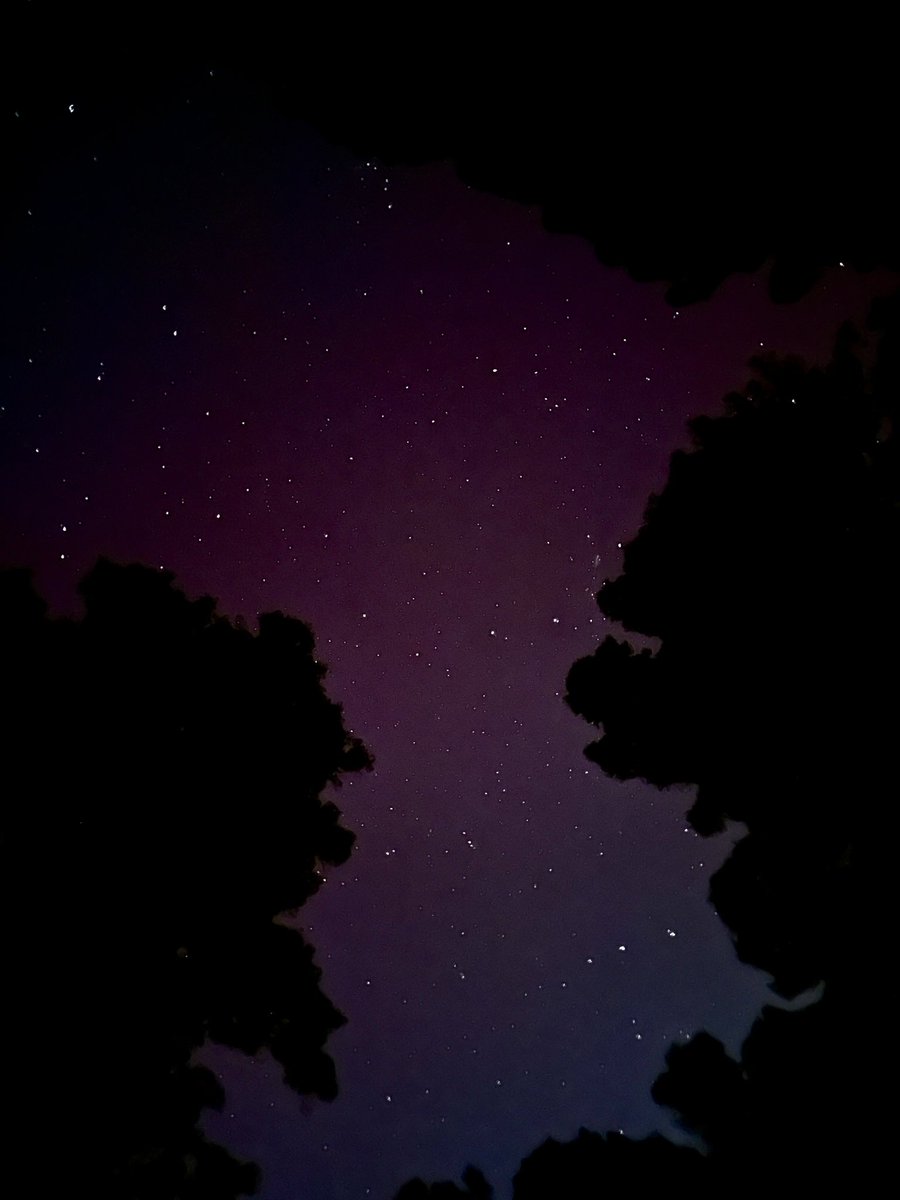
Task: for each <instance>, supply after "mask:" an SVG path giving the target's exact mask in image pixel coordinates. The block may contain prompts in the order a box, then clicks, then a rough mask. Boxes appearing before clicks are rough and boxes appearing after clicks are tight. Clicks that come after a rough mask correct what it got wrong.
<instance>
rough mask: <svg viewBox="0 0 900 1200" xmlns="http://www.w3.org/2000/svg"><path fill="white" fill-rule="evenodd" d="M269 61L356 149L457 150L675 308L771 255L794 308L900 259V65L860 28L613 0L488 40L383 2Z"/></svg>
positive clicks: (484, 177)
mask: <svg viewBox="0 0 900 1200" xmlns="http://www.w3.org/2000/svg"><path fill="white" fill-rule="evenodd" d="M320 51H321V53H320ZM257 72H258V74H259V77H260V78H264V79H265V80H266V81H267V82H269V83H270V85H271V86H273V88H274V90H275V92H276V94H277V95H278V96H279V97H280V98H281V101H282V103H283V104H284V105H285V106H286V108H287V109H288V110H289V111H292V112H295V113H296V114H297V115H299V116H301V117H303V118H304V119H306V120H310V121H312V122H313V123H315V124H316V125H317V126H318V127H319V128H321V129H322V130H323V131H324V132H325V133H326V135H327V136H329V137H332V138H334V139H335V140H338V141H341V142H344V143H345V144H347V145H349V146H351V147H352V148H353V149H354V150H355V151H356V152H357V153H361V154H365V155H373V156H377V157H379V158H381V159H382V160H385V161H387V162H389V163H395V162H405V163H421V162H424V161H427V160H450V161H452V162H453V164H454V165H455V167H456V168H457V170H458V172H459V175H460V177H461V178H462V179H463V181H464V182H466V183H467V184H470V185H472V186H474V187H478V188H481V189H483V190H486V191H490V192H494V193H496V194H499V195H501V196H505V197H508V198H510V199H514V200H518V201H521V202H523V203H525V204H530V205H535V206H538V207H539V208H540V209H541V212H542V216H543V219H544V223H545V225H546V226H547V228H548V229H550V230H553V231H558V232H563V233H573V234H578V235H580V236H582V237H585V238H586V239H587V240H588V241H590V242H591V244H592V245H593V246H594V248H595V250H596V253H597V256H598V258H599V259H600V260H601V261H602V262H603V263H605V264H607V265H608V266H613V267H624V268H625V269H626V270H627V271H628V272H629V273H630V274H631V275H632V277H633V278H635V279H637V280H661V281H664V282H666V283H667V284H668V289H669V290H668V298H669V300H670V301H671V303H673V304H686V303H689V302H691V301H696V300H701V299H705V298H706V297H708V296H709V295H710V294H711V293H712V292H713V291H714V290H715V289H716V287H718V286H719V284H720V283H721V282H722V281H723V280H724V279H725V278H726V277H727V276H729V275H731V274H733V273H735V272H744V271H756V270H758V269H759V268H760V267H762V266H763V265H764V264H766V263H769V264H770V267H771V270H770V276H769V284H770V292H771V295H772V297H773V298H774V299H777V300H782V301H785V300H793V299H796V298H797V297H799V296H801V295H803V294H804V293H805V292H806V291H807V290H808V289H809V288H810V287H811V286H812V284H813V283H814V282H815V281H816V279H817V278H818V277H819V275H820V274H821V272H822V270H823V268H825V267H835V266H837V264H838V262H844V263H846V264H847V265H850V266H853V267H856V268H858V269H867V268H870V267H873V266H878V265H885V266H892V267H893V268H900V236H898V231H897V223H896V220H895V212H896V210H897V208H898V207H900V193H898V184H897V179H896V174H895V172H894V171H893V155H892V153H890V152H889V148H890V147H892V144H893V136H894V135H893V113H894V107H895V105H894V99H893V93H892V88H893V78H894V71H893V67H892V64H891V63H890V60H889V59H888V58H886V56H885V47H884V46H883V45H882V44H881V42H880V39H879V36H878V34H877V31H876V30H875V29H874V28H873V27H871V26H870V25H867V23H866V22H865V21H859V22H851V21H848V20H845V19H843V17H840V18H838V17H835V18H833V19H832V20H829V19H828V18H827V17H823V19H822V20H819V21H817V22H816V23H815V29H814V30H813V29H811V28H810V24H809V22H807V21H803V22H797V26H796V27H794V26H793V25H792V23H791V20H790V17H789V16H786V15H784V14H782V16H780V18H779V20H778V22H777V26H774V25H773V24H771V23H770V22H768V21H766V20H764V19H763V20H759V21H757V20H755V19H749V18H748V19H746V20H743V21H741V20H740V19H738V24H737V25H736V26H734V27H732V26H731V23H729V27H728V28H725V27H722V28H718V27H717V26H716V22H715V18H714V17H710V15H709V14H708V13H704V16H703V18H702V23H701V22H700V21H699V18H698V15H697V14H694V15H693V16H692V14H690V12H689V11H685V10H683V9H672V10H665V11H664V10H657V11H655V12H654V14H653V18H652V20H649V21H648V20H647V19H646V14H645V13H644V11H643V10H634V12H631V13H629V12H627V11H626V10H624V9H621V8H619V9H615V10H613V9H611V8H609V7H608V6H606V7H604V8H603V9H598V10H594V9H583V10H579V12H578V15H577V16H575V15H574V14H573V13H571V12H569V11H566V10H562V11H561V12H559V13H542V14H541V17H540V19H539V20H537V21H535V22H533V23H532V22H530V21H527V20H526V21H516V22H513V23H510V22H507V21H502V22H500V23H499V24H498V26H497V28H496V29H495V30H491V29H489V28H487V27H486V25H485V23H483V22H481V23H478V22H472V21H467V20H466V19H465V18H459V19H448V20H447V21H445V22H444V23H443V24H441V25H440V26H439V27H436V26H434V25H433V24H432V18H431V16H430V15H429V17H428V23H427V26H420V27H418V28H417V27H416V24H415V21H414V19H413V20H411V19H410V17H409V14H407V13H405V12H404V14H403V16H402V18H400V20H398V21H397V23H396V24H393V23H392V21H391V20H390V19H389V18H386V17H385V14H384V13H383V12H381V11H380V10H379V11H378V13H377V15H375V16H374V19H372V20H371V22H370V21H368V20H367V18H366V17H365V16H363V17H361V18H358V19H355V20H354V21H353V22H350V23H349V24H348V23H347V22H346V21H343V22H342V23H341V25H340V28H335V27H334V26H332V25H331V22H330V20H329V19H328V18H327V17H326V18H324V19H323V20H322V21H321V23H315V24H311V25H310V26H309V27H308V39H307V41H306V42H305V44H304V46H303V48H302V49H301V51H300V54H299V56H297V57H295V56H294V54H293V52H292V53H290V54H289V55H288V56H287V59H286V61H281V62H279V61H278V60H277V59H275V58H273V57H272V55H271V54H270V53H269V54H266V53H263V54H262V55H261V61H260V63H259V64H258V67H257Z"/></svg>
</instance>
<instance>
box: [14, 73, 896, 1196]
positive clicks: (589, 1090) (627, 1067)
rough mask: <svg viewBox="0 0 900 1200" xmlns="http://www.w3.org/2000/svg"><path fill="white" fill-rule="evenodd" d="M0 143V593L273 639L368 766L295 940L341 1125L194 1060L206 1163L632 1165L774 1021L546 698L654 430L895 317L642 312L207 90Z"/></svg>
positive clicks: (473, 206)
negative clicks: (150, 571) (26, 576)
mask: <svg viewBox="0 0 900 1200" xmlns="http://www.w3.org/2000/svg"><path fill="white" fill-rule="evenodd" d="M3 121H4V128H5V129H6V131H7V136H8V137H9V138H11V139H14V140H15V143H16V145H17V147H18V148H19V153H20V159H19V161H21V162H22V164H23V167H22V172H21V176H20V178H18V179H17V180H16V181H15V185H14V187H13V189H12V193H11V198H10V197H8V198H7V203H8V207H9V210H10V218H11V219H10V224H9V227H8V229H7V231H6V235H5V239H6V240H5V247H4V250H5V255H4V257H5V262H6V267H5V269H4V274H5V278H4V289H3V291H4V298H3V304H4V314H3V328H4V334H5V346H4V359H3V379H4V386H3V398H2V420H3V426H2V429H3V432H2V436H0V455H2V459H0V464H2V465H0V489H2V491H0V521H2V526H0V528H2V536H0V560H2V561H3V562H4V563H8V564H9V563H12V564H20V565H27V566H32V567H34V568H35V569H36V578H37V584H38V587H39V590H41V591H42V593H43V594H44V595H45V596H46V597H47V598H48V600H49V601H50V603H51V605H52V607H53V610H54V611H55V612H58V613H71V612H75V611H77V599H76V595H75V584H76V582H77V580H78V579H79V578H80V577H81V575H83V574H84V572H85V571H86V570H87V569H88V568H89V567H90V566H91V565H92V564H93V562H94V561H95V560H96V558H97V556H98V554H101V553H102V554H105V555H107V556H110V557H112V558H114V559H116V560H119V561H126V562H127V561H140V562H144V563H148V564H153V565H158V566H165V567H166V568H169V569H171V570H173V571H174V572H175V573H176V577H177V582H178V584H179V585H180V586H182V587H183V588H184V589H185V590H186V591H187V592H188V594H190V595H192V596H196V595H199V594H202V593H210V594H212V595H214V596H216V597H218V599H219V602H220V609H221V610H222V611H223V612H225V613H227V614H229V615H231V616H234V615H237V614H243V615H244V616H246V618H247V619H248V621H250V622H252V621H253V620H254V619H255V616H256V614H257V613H259V612H261V611H268V610H272V609H282V610H283V611H285V612H288V613H291V614H294V615H296V616H299V617H302V618H303V619H304V620H307V621H309V622H310V624H311V625H312V627H313V629H314V630H315V633H316V637H317V646H318V654H319V656H320V658H321V659H322V660H323V661H324V662H326V663H327V664H328V668H329V674H328V690H329V694H330V695H331V696H332V698H334V699H336V700H338V701H340V702H341V703H342V704H343V705H344V711H345V719H346V724H347V726H348V728H349V729H351V730H352V732H353V733H355V734H357V735H358V736H360V737H361V738H362V739H363V740H364V742H365V743H366V745H367V746H368V747H369V748H370V749H371V751H372V753H373V754H374V756H375V759H376V769H375V770H374V772H372V773H371V774H366V775H363V776H359V777H357V778H355V779H353V780H348V782H347V783H346V784H345V786H344V787H343V788H342V789H341V790H340V792H339V794H338V795H337V797H336V799H337V802H338V804H339V805H340V807H341V808H342V810H343V812H344V822H345V824H346V825H347V826H348V827H349V828H351V829H353V830H355V831H356V832H357V834H358V843H357V846H356V849H355V851H354V854H353V856H352V858H351V860H350V861H349V862H348V863H347V864H345V865H344V866H343V867H341V868H338V869H336V870H335V871H334V872H333V874H332V875H330V876H329V878H328V880H327V883H326V885H325V886H324V887H323V888H322V890H321V892H320V893H319V895H318V896H316V898H315V899H314V900H313V901H311V902H310V903H309V904H308V905H307V907H306V908H305V909H304V910H303V911H302V912H301V913H300V915H299V916H298V918H297V920H298V923H299V925H301V926H302V927H303V929H304V930H306V931H307V933H308V935H309V938H310V940H311V941H312V942H313V944H314V945H315V947H316V949H317V957H318V961H319V962H320V963H321V965H322V967H323V969H324V979H323V987H324V990H325V992H326V994H327V995H328V996H329V997H330V998H331V999H332V1000H333V1001H334V1003H335V1004H336V1005H337V1006H338V1008H340V1009H341V1011H342V1012H343V1013H344V1014H345V1015H346V1016H347V1018H348V1024H347V1025H346V1026H345V1027H344V1028H343V1029H342V1030H340V1031H339V1032H338V1033H337V1034H336V1035H334V1036H333V1037H332V1039H331V1040H330V1042H329V1044H328V1047H327V1049H328V1050H329V1052H330V1053H331V1055H332V1056H333V1057H334V1059H335V1062H336V1065H337V1072H338V1081H339V1086H340V1094H339V1096H338V1099H337V1100H336V1101H335V1102H334V1103H333V1104H330V1105H329V1104H325V1103H322V1102H319V1101H313V1100H309V1099H301V1098H299V1097H297V1096H296V1095H294V1094H293V1093H291V1092H289V1091H288V1090H287V1089H286V1088H284V1087H283V1086H282V1085H281V1083H280V1080H279V1076H278V1071H277V1069H276V1068H274V1067H273V1065H272V1064H271V1063H269V1062H268V1061H266V1060H265V1059H259V1060H256V1061H250V1060H247V1059H244V1058H242V1057H241V1056H240V1055H238V1054H236V1053H234V1054H233V1053H231V1052H224V1051H222V1050H217V1049H216V1048H214V1047H208V1048H206V1049H205V1050H204V1051H203V1053H202V1060H203V1061H204V1062H206V1063H208V1064H210V1065H212V1066H213V1067H214V1068H215V1069H216V1070H217V1071H220V1072H221V1074H222V1077H223V1081H224V1083H225V1085H226V1087H227V1093H228V1103H227V1105H226V1109H225V1111H224V1113H223V1114H220V1115H217V1114H211V1115H210V1116H209V1118H208V1120H207V1121H206V1123H205V1127H206V1129H207V1131H208V1132H209V1134H210V1135H211V1136H213V1137H214V1138H216V1139H218V1140H221V1141H222V1142H224V1143H225V1144H227V1145H228V1146H229V1148H230V1149H232V1150H233V1151H234V1152H235V1153H238V1154H241V1155H246V1156H248V1157H252V1158H254V1159H255V1160H257V1161H258V1162H260V1163H261V1165H262V1167H263V1170H264V1181H263V1188H262V1191H261V1196H262V1197H264V1200H297V1198H299V1197H303V1198H304V1200H327V1198H330V1197H335V1198H339V1200H354V1198H356V1197H362V1196H365V1195H372V1196H374V1197H382V1198H384V1200H387V1198H388V1197H390V1196H391V1195H392V1194H393V1191H395V1190H396V1189H397V1187H398V1186H399V1185H400V1184H401V1183H402V1182H403V1181H404V1180H406V1179H408V1178H410V1177H411V1176H413V1175H416V1174H419V1175H422V1176H423V1177H425V1178H428V1179H435V1178H450V1177H453V1178H455V1177H458V1175H459V1173H460V1172H461V1170H462V1169H463V1167H464V1166H465V1165H466V1163H468V1162H474V1163H476V1164H477V1165H479V1166H480V1167H481V1168H482V1169H483V1170H484V1171H485V1173H486V1174H487V1176H488V1178H489V1179H490V1180H491V1181H492V1182H493V1183H494V1184H495V1186H497V1188H498V1192H499V1194H500V1195H501V1196H503V1195H505V1194H506V1189H507V1187H508V1180H509V1179H510V1178H511V1176H512V1174H513V1172H514V1170H515V1169H516V1167H517V1165H518V1163H519V1161H520V1159H521V1158H522V1157H524V1156H525V1155H526V1154H527V1153H529V1152H530V1151H531V1150H532V1149H534V1148H535V1146H536V1145H537V1144H538V1143H539V1142H540V1141H542V1140H543V1139H544V1138H545V1137H546V1136H548V1135H554V1136H556V1137H560V1138H569V1137H572V1136H574V1134H575V1133H576V1132H577V1130H578V1128H579V1126H582V1125H585V1126H587V1127H589V1128H593V1129H598V1130H606V1129H623V1130H624V1131H625V1132H626V1133H629V1134H633V1135H641V1134H643V1133H646V1132H648V1131H650V1130H651V1129H654V1128H663V1129H669V1126H668V1123H667V1116H666V1114H665V1113H664V1112H663V1111H662V1110H660V1109H658V1108H657V1107H656V1105H655V1104H654V1103H653V1101H652V1099H651V1097H650V1085H651V1083H652V1081H653V1079H654V1078H655V1077H656V1076H657V1075H658V1074H659V1072H660V1070H661V1069H662V1064H663V1055H664V1052H665V1050H666V1049H667V1047H668V1046H669V1045H670V1043H671V1042H673V1041H675V1040H681V1039H684V1037H685V1036H687V1035H688V1034H690V1033H691V1032H694V1031H696V1030H698V1029H700V1028H704V1029H707V1030H709V1031H710V1032H711V1033H713V1034H715V1035H716V1036H718V1037H720V1038H722V1039H723V1040H724V1041H725V1042H726V1044H727V1045H728V1046H729V1047H730V1048H732V1049H733V1050H737V1047H738V1046H739V1043H740V1040H741V1038H742V1036H743V1035H744V1034H745V1033H746V1031H747V1029H748V1028H749V1025H750V1022H751V1021H752V1019H753V1018H754V1016H755V1015H756V1014H757V1012H758V1010H759V1007H760V1005H761V1003H762V1002H763V1001H764V1000H769V1001H771V1000H772V999H773V997H772V994H771V993H770V992H769V991H768V988H767V981H766V977H765V976H764V975H762V974H761V973H760V972H755V971H752V970H750V969H749V968H745V967H742V966H741V965H740V964H739V963H738V962H737V960H736V958H735V955H734V952H733V949H732V947H731V944H730V941H729V937H728V933H727V931H726V929H725V927H724V926H723V925H722V924H721V923H720V921H719V920H718V919H717V917H716V915H715V913H714V912H713V910H712V908H711V907H710V906H709V905H708V904H707V902H706V890H707V886H708V879H709V875H710V872H711V871H712V870H714V869H715V867H716V866H717V865H718V864H719V863H720V862H721V861H722V859H723V858H724V857H725V855H726V854H727V852H728V849H729V848H730V845H731V844H732V841H733V840H734V838H735V837H736V836H737V831H736V830H735V831H731V832H730V833H729V834H726V835H724V836H722V837H720V838H718V839H713V840H711V841H704V840H702V839H700V838H698V837H697V835H696V834H694V833H693V832H689V831H688V830H687V828H686V822H685V820H684V812H685V810H686V809H687V808H688V807H689V805H690V794H689V792H687V791H686V790H685V791H683V792H670V793H660V792H657V791H655V790H654V789H651V788H649V787H645V786H643V785H638V784H629V785H624V784H619V783H614V782H612V781H610V780H609V779H607V778H605V777H604V776H602V775H601V774H600V772H599V770H598V769H597V768H595V767H593V766H591V765H590V764H588V763H587V762H586V761H585V760H584V758H583V755H582V750H583V747H584V746H585V745H586V743H587V742H588V741H589V740H591V734H592V731H591V729H590V728H589V727H588V726H587V725H585V724H584V723H583V722H582V721H581V720H579V719H578V718H576V717H575V716H573V715H572V713H571V712H570V711H569V710H568V709H567V708H566V706H565V705H564V703H563V700H562V695H563V692H564V681H565V677H566V673H567V671H568V669H569V667H570V666H571V664H572V663H573V662H574V661H575V660H576V659H577V658H579V657H581V656H583V655H585V654H588V653H590V652H591V651H592V650H593V649H594V647H595V645H596V644H597V642H598V640H599V639H600V637H601V636H602V634H603V624H604V622H603V618H601V616H600V614H599V612H598V611H597V608H596V605H595V602H594V599H593V597H594V594H595V592H596V590H597V588H598V587H599V585H600V583H601V582H602V581H603V580H604V579H606V578H610V577H612V576H615V575H616V574H618V572H619V570H620V568H621V547H622V545H623V544H624V543H626V542H627V541H628V540H629V539H630V538H631V537H632V536H633V535H634V534H635V532H636V530H637V528H638V526H639V524H640V521H641V514H642V511H643V508H644V505H645V503H646V500H647V497H648V495H649V494H650V493H651V492H652V491H654V490H658V489H659V488H661V486H662V484H663V482H664V480H665V477H666V470H667V463H668V459H669V456H670V454H671V453H672V451H673V450H674V449H675V448H676V447H678V446H682V445H685V444H686V434H685V421H686V419H687V418H688V417H689V416H691V415H693V414H696V413H698V412H710V413H712V412H716V411H718V408H719V404H720V401H721V398H722V396H723V395H724V394H725V393H726V392H728V391H729V390H732V389H734V388H737V387H740V386H741V385H742V384H743V383H744V382H745V381H746V379H747V377H748V374H749V371H748V367H747V361H748V359H749V358H750V357H751V355H753V354H756V353H759V352H760V351H790V352H794V353H798V354H802V355H804V356H806V357H808V358H810V359H814V360H824V359H825V358H826V356H827V354H828V352H829V350H830V347H831V344H832V341H833V337H834V334H835V332H836V330H837V327H838V325H839V324H840V322H841V321H842V320H843V319H845V318H848V317H850V318H854V319H856V320H862V319H863V317H864V315H865V311H866V308H867V304H868V301H869V299H870V298H871V297H872V296H873V295H876V294H879V293H880V292H884V291H886V290H887V289H888V286H889V284H890V283H891V282H892V281H891V280H890V279H889V277H888V276H886V275H875V274H872V275H868V276H857V275H855V274H853V273H851V272H850V271H849V270H847V269H842V268H841V267H840V265H839V263H837V262H835V264H834V266H833V268H832V270H831V271H830V272H828V273H827V275H826V277H825V278H824V279H823V280H822V282H821V283H820V284H818V285H817V286H816V288H815V289H813V291H812V292H811V293H810V294H809V295H808V296H807V297H806V298H805V299H804V300H802V301H800V302H798V303H796V304H794V305H790V306H783V307H778V306H775V305H773V304H772V303H771V302H770V301H769V300H768V298H767V293H766V287H765V282H764V280H763V278H762V276H761V275H760V276H753V275H749V276H743V277H734V278H732V279H731V280H730V282H728V283H727V284H726V285H725V286H724V287H723V288H722V289H720V290H719V291H718V292H717V293H716V294H715V296H714V297H713V298H712V299H711V300H710V301H707V302H704V303H700V304H696V305H692V306H690V307H688V308H685V309H683V310H675V309H673V308H672V307H670V306H669V305H667V304H666V302H665V300H664V297H663V291H664V289H663V287H662V286H661V285H654V284H638V283H635V282H633V281H632V280H631V279H630V278H629V277H628V276H627V275H626V274H625V273H624V272H620V271H614V270H611V269H609V268H606V267H603V266H602V265H601V264H600V263H599V262H598V261H597V259H596V257H595V256H594V253H593V251H592V249H591V247H590V246H589V245H588V244H587V242H585V241H582V240H580V239H579V238H576V237H573V236H572V237H570V236H563V235H559V234H551V233H548V232H546V231H545V230H544V229H543V228H542V225H541V221H540V214H539V213H538V212H537V211H536V210H534V209H529V208H527V207H525V206H523V205H519V204H516V203H513V202H510V201H505V200H502V199H499V198H497V197H495V196H490V195H486V194H482V193H480V192H478V191H476V190H473V189H470V188H468V187H466V186H465V185H464V184H463V183H461V182H460V180H459V179H458V178H457V176H456V174H455V173H454V171H453V169H452V167H451V166H450V165H449V164H443V165H432V166H425V167H415V168H413V167H405V168H390V169H388V168H386V167H385V166H384V165H383V164H382V163H380V162H379V161H377V160H374V159H369V160H366V159H364V158H358V157H355V156H354V155H353V154H352V153H350V152H349V151H348V150H346V149H344V148H341V147H339V146H334V145H331V144H330V143H328V142H326V141H325V140H324V139H323V138H322V137H321V135H320V134H318V133H317V132H315V131H314V130H313V129H311V128H310V127H308V126H306V125H304V124H303V123H302V122H300V121H299V120H294V119H291V118H289V117H288V116H286V115H284V114H283V113H281V112H280V111H279V109H278V108H277V107H275V106H274V105H272V104H270V103H269V101H268V100H267V99H266V98H265V97H264V96H263V95H262V94H261V93H259V92H257V91H256V90H255V89H254V88H253V87H252V86H250V85H249V84H248V83H246V82H244V81H242V80H241V79H239V78H238V77H236V76H233V75H232V74H230V72H229V71H228V70H227V69H226V68H221V67H220V66H219V65H218V64H217V63H216V61H214V60H213V61H209V62H204V63H203V64H202V65H195V66H194V67H193V68H192V69H191V70H189V71H185V72H183V73H181V74H178V75H174V76H172V77H171V78H169V79H167V80H166V81H165V82H163V81H162V80H160V81H159V82H158V85H157V86H156V87H154V88H151V89H149V90H148V91H147V92H146V93H145V94H143V95H141V97H140V98H139V99H136V98H135V97H131V98H130V100H129V102H128V104H126V105H123V104H120V103H118V102H117V98H116V97H115V96H113V95H103V94H99V93H98V92H97V90H96V89H92V88H91V87H90V86H89V81H85V84H84V86H83V87H81V88H79V85H78V79H77V73H75V75H74V76H72V77H70V78H69V79H68V80H66V81H65V83H64V84H63V83H58V84H57V85H56V86H55V87H52V88H48V89H47V90H45V91H43V92H41V93H40V95H38V94H37V92H36V91H33V92H32V93H30V94H26V95H24V96H23V97H22V101H21V103H20V105H19V106H18V107H17V108H15V109H14V110H13V112H12V113H10V112H8V111H7V112H4V114H3ZM250 801H251V798H248V802H250ZM256 852H257V851H255V850H248V853H256ZM58 1115H59V1118H60V1119H63V1120H64V1119H65V1115H64V1113H61V1114H58Z"/></svg>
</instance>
